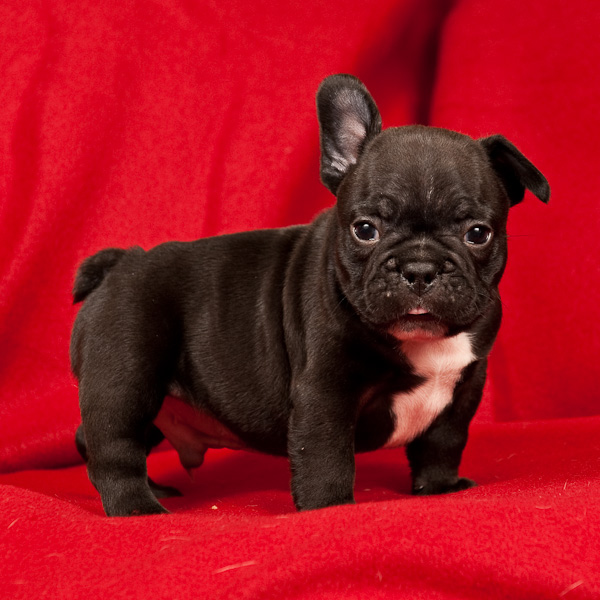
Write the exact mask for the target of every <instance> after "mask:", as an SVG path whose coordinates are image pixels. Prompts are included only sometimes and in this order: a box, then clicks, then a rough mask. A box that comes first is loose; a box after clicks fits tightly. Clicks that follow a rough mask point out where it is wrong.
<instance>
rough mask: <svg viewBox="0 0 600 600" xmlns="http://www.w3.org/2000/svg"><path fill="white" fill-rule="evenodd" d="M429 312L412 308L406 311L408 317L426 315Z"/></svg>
mask: <svg viewBox="0 0 600 600" xmlns="http://www.w3.org/2000/svg"><path fill="white" fill-rule="evenodd" d="M428 312H429V311H428V310H426V309H424V308H412V309H411V310H409V311H408V314H409V315H426V314H427V313H428Z"/></svg>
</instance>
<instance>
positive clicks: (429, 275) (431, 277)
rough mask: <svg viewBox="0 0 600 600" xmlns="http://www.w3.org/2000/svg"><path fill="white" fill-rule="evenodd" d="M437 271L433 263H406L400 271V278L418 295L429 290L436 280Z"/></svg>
mask: <svg viewBox="0 0 600 600" xmlns="http://www.w3.org/2000/svg"><path fill="white" fill-rule="evenodd" d="M437 276H438V269H437V266H436V265H434V264H433V263H421V262H419V263H408V264H406V265H404V268H403V269H402V277H403V279H404V280H405V281H406V283H407V284H408V286H410V287H411V288H413V289H416V291H417V292H418V293H419V294H420V293H422V292H424V291H425V290H426V289H427V288H429V287H430V286H431V285H432V284H433V283H434V281H435V280H436V279H437Z"/></svg>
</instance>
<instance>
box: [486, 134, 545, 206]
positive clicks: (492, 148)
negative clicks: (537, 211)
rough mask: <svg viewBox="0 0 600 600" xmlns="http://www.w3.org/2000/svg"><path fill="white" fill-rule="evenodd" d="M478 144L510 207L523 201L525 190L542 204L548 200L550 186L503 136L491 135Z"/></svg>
mask: <svg viewBox="0 0 600 600" xmlns="http://www.w3.org/2000/svg"><path fill="white" fill-rule="evenodd" d="M479 143H480V144H481V145H482V146H483V148H484V149H485V151H486V152H487V154H488V156H489V158H490V162H491V164H492V167H493V168H494V170H495V171H496V173H497V174H498V176H499V177H500V179H501V180H502V183H503V184H504V188H505V189H506V193H507V194H508V197H509V199H510V205H511V206H514V205H515V204H518V203H519V202H521V200H523V196H524V195H525V188H527V189H528V190H529V191H531V192H532V193H533V195H534V196H536V197H537V198H539V199H540V200H541V201H542V202H548V200H550V186H549V184H548V181H547V180H546V178H545V177H544V176H543V175H542V174H541V173H540V172H539V171H538V169H537V168H536V167H535V166H534V165H533V163H531V162H530V161H529V160H527V158H525V156H524V155H523V154H522V153H521V152H520V151H519V150H518V149H517V148H516V147H515V146H514V145H513V144H511V143H510V142H509V141H508V140H507V139H506V138H505V137H504V136H502V135H492V136H490V137H487V138H482V139H480V140H479Z"/></svg>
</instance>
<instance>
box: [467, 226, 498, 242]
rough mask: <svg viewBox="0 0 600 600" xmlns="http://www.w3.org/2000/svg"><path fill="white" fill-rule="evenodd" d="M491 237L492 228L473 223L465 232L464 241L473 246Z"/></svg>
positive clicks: (487, 240)
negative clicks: (473, 225)
mask: <svg viewBox="0 0 600 600" xmlns="http://www.w3.org/2000/svg"><path fill="white" fill-rule="evenodd" d="M491 237H492V230H491V229H490V228H489V227H486V226H485V225H475V227H471V229H469V231H467V233H465V238H464V239H465V242H466V243H467V244H472V245H475V246H483V244H487V243H488V242H489V241H490V239H491Z"/></svg>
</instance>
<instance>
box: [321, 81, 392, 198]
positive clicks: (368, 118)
mask: <svg viewBox="0 0 600 600" xmlns="http://www.w3.org/2000/svg"><path fill="white" fill-rule="evenodd" d="M317 116H318V118H319V127H320V133H321V181H323V183H324V184H325V185H326V186H327V187H328V188H329V189H330V190H331V191H332V192H333V193H334V194H335V193H336V192H337V189H338V186H339V185H340V183H341V181H342V179H343V178H344V177H345V175H346V173H347V172H348V169H349V168H350V167H351V166H352V165H353V164H356V163H357V162H358V158H359V156H360V154H361V152H362V151H363V148H364V147H365V144H366V142H367V141H368V140H369V139H371V138H372V137H374V136H375V135H377V134H378V133H379V132H380V131H381V116H380V114H379V110H377V106H376V105H375V102H374V101H373V98H371V95H370V94H369V92H368V91H367V88H366V87H365V86H364V85H363V84H362V83H361V82H360V81H359V80H358V79H357V78H356V77H353V76H352V75H331V76H330V77H327V78H326V79H324V80H323V82H322V83H321V85H320V87H319V91H318V92H317Z"/></svg>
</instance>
